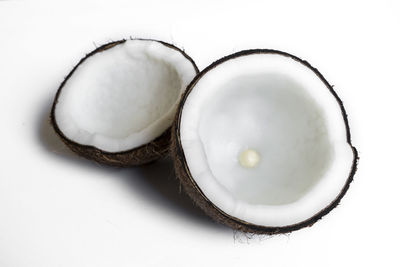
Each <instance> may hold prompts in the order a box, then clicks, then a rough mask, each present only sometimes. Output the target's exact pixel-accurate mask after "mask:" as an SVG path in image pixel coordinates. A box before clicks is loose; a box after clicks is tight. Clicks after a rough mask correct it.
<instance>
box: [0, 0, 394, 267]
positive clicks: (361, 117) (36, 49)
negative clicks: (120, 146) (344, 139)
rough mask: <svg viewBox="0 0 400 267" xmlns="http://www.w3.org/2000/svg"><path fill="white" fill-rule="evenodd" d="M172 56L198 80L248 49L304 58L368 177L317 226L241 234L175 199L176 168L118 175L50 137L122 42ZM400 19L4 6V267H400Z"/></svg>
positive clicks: (322, 6) (205, 6)
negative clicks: (54, 118) (58, 98)
mask: <svg viewBox="0 0 400 267" xmlns="http://www.w3.org/2000/svg"><path fill="white" fill-rule="evenodd" d="M130 36H132V37H142V38H156V39H161V40H164V41H167V42H171V43H174V44H176V45H177V46H179V47H181V48H184V49H185V51H186V52H187V53H188V54H189V55H190V56H191V57H192V58H193V59H194V60H195V61H196V63H197V65H198V67H199V68H200V69H203V68H205V67H206V66H207V65H208V64H210V63H211V62H213V61H214V60H216V59H218V58H220V57H222V56H224V55H227V54H230V53H232V52H236V51H239V50H242V49H248V48H274V49H279V50H283V51H287V52H290V53H292V54H295V55H297V56H299V57H301V58H304V59H306V60H308V61H309V62H310V63H311V64H312V65H314V66H315V67H317V68H318V69H319V70H320V71H321V72H322V73H323V74H324V75H325V77H326V78H327V79H328V81H329V82H330V83H331V84H334V85H335V89H336V91H337V93H338V94H339V95H340V97H341V98H342V100H343V101H344V104H345V107H346V109H347V112H348V114H349V119H350V126H351V128H352V135H353V144H354V145H355V146H356V147H357V148H358V149H359V151H360V158H361V159H360V163H359V170H358V172H357V174H356V176H355V181H354V182H353V183H352V185H351V187H350V190H349V192H348V194H347V195H346V196H345V197H344V199H343V200H342V202H341V205H340V206H339V207H338V208H337V209H335V210H334V211H332V212H331V213H330V214H329V215H327V216H326V217H325V218H324V219H323V220H321V221H319V222H318V223H316V224H315V225H314V226H313V227H311V228H307V229H303V230H300V231H297V232H294V233H292V234H290V235H280V236H274V237H263V236H253V237H251V236H246V235H243V234H237V233H236V234H235V233H234V232H233V231H232V230H230V229H229V228H226V227H224V226H220V225H217V224H215V223H214V222H212V221H211V220H210V219H208V217H206V216H205V215H203V213H202V212H201V211H199V210H198V209H197V208H195V207H193V205H192V203H191V201H190V200H189V199H188V198H187V197H186V196H185V195H184V194H183V193H179V186H178V183H177V181H176V180H175V177H174V174H173V169H172V167H171V164H170V162H169V161H163V162H160V163H157V164H154V165H149V166H146V167H143V168H132V169H117V168H110V167H105V166H100V165H97V164H95V163H93V162H90V161H87V160H84V159H81V158H78V157H77V156H75V155H74V154H72V153H71V152H70V151H69V150H68V149H67V148H65V147H64V145H63V144H61V143H60V141H59V140H58V138H57V137H56V136H55V135H54V133H53V132H52V130H51V128H49V124H48V113H49V109H50V105H51V103H52V98H53V97H54V94H55V92H56V90H57V87H58V85H59V84H60V82H61V81H62V80H63V77H64V76H65V75H67V73H68V72H69V71H70V70H71V68H72V67H73V66H74V64H76V63H77V62H78V60H79V59H80V58H81V57H82V56H83V55H84V54H85V53H87V52H90V51H91V50H93V49H94V48H95V47H96V46H99V45H101V44H103V43H105V42H108V41H111V40H118V39H121V38H129V37H130ZM399 36H400V5H399V2H398V1H396V0H393V1H384V0H379V1H292V2H290V1H282V0H281V1H259V2H257V1H250V0H247V1H241V2H239V1H205V0H199V1H152V0H146V1H125V2H118V1H93V2H85V3H81V2H76V3H75V2H73V3H72V2H70V1H67V2H65V3H62V2H55V1H53V2H49V3H44V2H36V3H33V2H23V1H0V121H1V127H0V128H1V132H0V137H1V138H0V150H1V156H0V157H1V166H0V266H1V267H25V266H26V267H28V266H29V267H47V266H49V267H50V266H51V267H53V266H68V267H70V266H74V267H79V266H118V267H119V266H351V265H353V266H367V265H370V266H399V264H400V260H399V256H398V253H399V238H400V231H399V227H400V218H399V213H400V208H399V207H398V206H399V204H400V175H399V171H398V170H399V168H398V166H399V152H398V151H399V149H400V141H399V140H400V130H399V121H400V120H399V115H400V104H399V96H400V93H399V92H400V83H399V78H400V66H399V64H400V53H399V48H400V37H399Z"/></svg>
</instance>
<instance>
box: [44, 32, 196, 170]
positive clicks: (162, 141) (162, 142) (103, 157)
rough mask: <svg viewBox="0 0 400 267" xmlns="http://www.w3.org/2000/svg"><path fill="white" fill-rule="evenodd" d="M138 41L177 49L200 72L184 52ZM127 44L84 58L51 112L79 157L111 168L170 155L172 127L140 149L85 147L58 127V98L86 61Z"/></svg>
mask: <svg viewBox="0 0 400 267" xmlns="http://www.w3.org/2000/svg"><path fill="white" fill-rule="evenodd" d="M136 40H149V41H155V42H159V43H161V44H163V45H165V46H167V47H169V48H172V49H175V50H176V51H178V52H180V53H181V54H182V55H183V56H184V57H185V58H186V59H188V60H189V61H190V62H191V63H192V65H193V67H194V69H195V71H196V73H198V72H199V70H198V68H197V66H196V64H195V63H194V61H193V59H192V58H190V57H189V56H188V55H187V54H186V53H185V52H184V51H182V50H181V49H179V48H177V47H176V46H174V45H172V44H168V43H165V42H162V41H158V40H151V39H136ZM124 42H126V40H125V39H124V40H119V41H114V42H110V43H107V44H104V45H102V46H100V47H98V48H96V49H95V50H93V51H92V52H90V53H89V54H87V55H86V56H85V57H84V58H82V59H81V60H80V61H79V63H78V64H77V65H76V66H75V67H74V68H73V69H72V70H71V72H70V73H69V74H68V75H67V77H66V78H65V79H64V81H63V82H62V83H61V85H60V87H59V88H58V90H57V93H56V96H55V98H54V102H53V106H52V109H51V112H50V122H51V125H52V126H53V128H54V130H55V132H56V133H57V135H58V136H59V137H60V138H61V140H62V141H63V142H64V143H65V144H66V145H67V146H68V147H69V148H70V149H71V150H72V151H74V152H75V153H77V154H78V155H79V156H82V157H85V158H87V159H90V160H94V161H96V162H98V163H101V164H106V165H111V166H118V167H128V166H136V165H143V164H147V163H150V162H153V161H155V160H158V159H160V158H162V157H164V156H165V155H167V154H168V151H169V147H170V140H171V127H170V128H168V129H167V130H165V131H164V133H162V134H161V135H160V136H159V137H157V138H155V139H154V140H153V141H151V142H149V143H147V144H144V145H142V146H140V147H136V148H133V149H130V150H126V151H121V152H115V153H114V152H112V153H111V152H107V151H103V150H101V149H98V148H96V147H94V146H88V145H83V144H79V143H76V142H74V141H73V140H71V139H69V138H68V137H66V136H65V135H64V134H63V133H62V131H61V130H60V128H59V127H58V125H57V122H56V119H55V108H56V105H57V102H58V97H59V95H60V92H61V90H62V89H63V87H64V85H65V84H66V82H67V81H68V79H69V78H70V77H71V76H72V75H73V74H74V72H75V70H76V69H77V68H78V67H79V66H80V65H81V64H83V63H84V62H85V60H86V59H87V58H89V57H91V56H93V55H95V54H97V53H101V52H103V51H105V50H107V49H110V48H112V47H114V46H117V45H119V44H122V43H124Z"/></svg>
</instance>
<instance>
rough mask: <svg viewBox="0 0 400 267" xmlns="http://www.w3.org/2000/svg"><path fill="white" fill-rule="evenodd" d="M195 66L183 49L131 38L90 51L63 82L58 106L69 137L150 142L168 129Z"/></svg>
mask: <svg viewBox="0 0 400 267" xmlns="http://www.w3.org/2000/svg"><path fill="white" fill-rule="evenodd" d="M195 75H196V69H195V67H194V65H193V64H192V63H191V61H189V60H188V58H186V57H185V56H184V55H183V54H182V53H181V52H180V51H179V50H177V49H174V48H171V47H169V46H167V45H164V44H162V43H160V42H157V41H152V40H128V41H125V42H123V43H121V44H118V45H115V46H113V47H111V48H109V49H106V50H104V51H101V52H98V53H95V54H94V55H92V56H90V57H87V58H86V59H85V60H84V62H83V63H81V64H80V65H79V66H78V67H77V69H76V70H75V71H74V73H73V75H72V76H70V78H69V79H68V80H67V81H66V83H65V84H64V87H63V88H62V90H61V92H60V94H59V96H58V102H57V105H56V108H55V118H56V122H57V126H58V127H59V129H60V131H61V132H62V133H63V134H64V135H65V136H66V137H67V138H68V139H70V140H72V141H74V142H76V143H78V144H81V145H88V146H93V147H96V148H98V149H100V150H103V151H105V152H121V151H126V150H130V149H134V148H136V147H139V146H141V145H144V144H147V143H149V142H150V141H152V140H154V139H155V138H157V137H159V136H160V135H161V134H162V133H163V132H164V131H165V130H167V129H168V128H169V127H170V126H171V124H172V121H173V119H174V113H175V111H176V107H177V103H178V101H179V99H180V96H181V94H182V92H183V91H184V89H185V88H186V86H187V85H188V84H189V82H190V81H191V80H192V79H193V77H194V76H195Z"/></svg>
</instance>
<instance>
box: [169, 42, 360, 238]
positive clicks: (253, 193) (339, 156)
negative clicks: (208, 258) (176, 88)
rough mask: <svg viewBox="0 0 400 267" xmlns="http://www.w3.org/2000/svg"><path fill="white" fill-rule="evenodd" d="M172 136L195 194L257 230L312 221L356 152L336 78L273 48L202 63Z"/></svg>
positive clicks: (218, 212)
mask: <svg viewBox="0 0 400 267" xmlns="http://www.w3.org/2000/svg"><path fill="white" fill-rule="evenodd" d="M172 140H173V157H174V161H175V167H176V170H177V176H178V177H179V179H180V181H181V183H182V185H183V186H184V189H185V190H186V192H187V193H188V194H189V195H190V196H191V197H192V198H193V200H194V201H195V203H197V205H199V206H200V207H201V208H202V209H203V210H204V211H205V212H206V213H207V214H208V215H210V216H211V217H212V218H214V219H215V220H216V221H218V222H221V223H223V224H226V225H228V226H230V227H232V228H234V229H237V230H240V231H244V232H253V233H285V232H291V231H293V230H297V229H300V228H302V227H305V226H310V225H312V224H313V223H315V222H316V221H317V220H319V219H320V218H321V217H322V216H324V215H325V214H327V213H328V212H329V211H330V210H332V209H333V208H334V207H335V206H336V205H337V204H338V203H339V201H340V199H341V198H342V197H343V195H344V194H345V193H346V191H347V189H348V187H349V184H350V182H351V181H352V178H353V175H354V173H355V171H356V164H357V159H358V157H357V150H356V149H355V148H354V147H353V146H352V145H351V141H350V130H349V125H348V121H347V115H346V112H345V109H344V107H343V104H342V102H341V100H340V99H339V97H338V96H337V94H336V93H335V92H334V91H333V88H332V86H331V85H329V83H328V82H327V81H326V80H325V79H324V77H323V76H322V75H321V74H320V73H319V72H318V70H317V69H315V68H313V67H312V66H311V65H310V64H309V63H307V62H306V61H303V60H301V59H299V58H297V57H295V56H293V55H290V54H287V53H284V52H280V51H275V50H261V49H260V50H247V51H242V52H239V53H235V54H233V55H230V56H227V57H225V58H222V59H220V60H218V61H216V62H215V63H213V64H211V65H210V66H209V67H207V68H206V69H205V70H203V71H202V72H200V74H198V75H197V76H196V78H195V79H194V80H193V81H192V83H191V84H190V85H189V86H188V88H187V90H186V92H185V94H184V96H183V98H182V100H181V102H180V105H179V107H178V112H177V117H176V120H175V123H174V127H173V135H172Z"/></svg>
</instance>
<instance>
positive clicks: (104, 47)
mask: <svg viewBox="0 0 400 267" xmlns="http://www.w3.org/2000/svg"><path fill="white" fill-rule="evenodd" d="M128 40H131V41H134V40H138V41H153V42H158V43H160V44H162V45H164V46H166V47H168V48H171V49H174V50H176V51H177V52H179V53H181V54H182V55H183V56H184V57H185V58H186V59H187V60H189V62H190V63H191V64H192V65H193V68H194V70H195V72H196V74H198V73H199V69H198V67H197V66H196V63H195V62H194V60H193V59H192V58H191V57H190V56H189V55H187V54H186V53H185V51H184V50H182V49H180V48H178V47H176V46H175V45H173V44H170V43H166V42H164V41H160V40H156V39H145V38H130V39H121V40H118V41H111V42H109V43H106V44H103V45H101V46H99V47H97V48H96V49H94V50H93V51H91V52H90V53H88V54H86V55H85V56H84V57H83V58H81V59H80V60H79V62H78V63H77V64H76V65H75V66H74V67H73V68H72V70H71V71H70V72H69V73H68V75H67V76H66V77H65V79H64V80H63V81H62V83H61V84H60V86H59V87H58V89H57V92H56V95H55V97H54V101H53V104H52V107H51V111H50V122H51V124H52V126H53V128H54V130H55V132H56V133H57V134H58V135H59V136H60V137H61V139H62V140H63V141H64V142H66V143H69V144H71V145H73V146H78V147H80V148H82V149H88V150H94V151H96V152H99V153H101V154H104V155H110V156H112V155H125V154H130V153H132V152H133V151H135V150H140V149H143V148H145V147H146V146H148V144H150V143H151V142H152V141H154V140H156V139H159V138H161V137H163V136H164V135H165V134H166V133H168V131H170V130H171V127H172V126H170V127H168V128H167V129H166V130H165V131H164V132H162V133H161V134H160V135H159V136H158V137H156V138H154V139H153V140H152V141H150V142H149V143H146V144H143V145H141V146H138V147H134V148H131V149H127V150H121V151H117V152H109V151H105V150H102V149H100V148H98V147H95V146H92V145H85V144H80V143H78V142H75V141H73V140H71V139H70V138H68V137H67V136H65V135H64V133H63V132H62V131H61V130H60V128H59V127H58V124H57V121H56V118H55V109H56V106H57V103H58V98H59V95H60V93H61V90H62V89H63V88H64V85H65V84H66V83H67V81H68V80H69V78H70V77H71V76H72V75H73V74H74V72H75V71H76V69H77V68H78V67H79V66H80V65H81V64H83V63H84V62H85V61H86V59H88V58H89V57H91V56H93V55H95V54H97V53H100V52H103V51H105V50H108V49H110V48H113V47H114V46H117V45H120V44H123V43H125V42H126V41H128ZM182 95H183V93H182Z"/></svg>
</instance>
